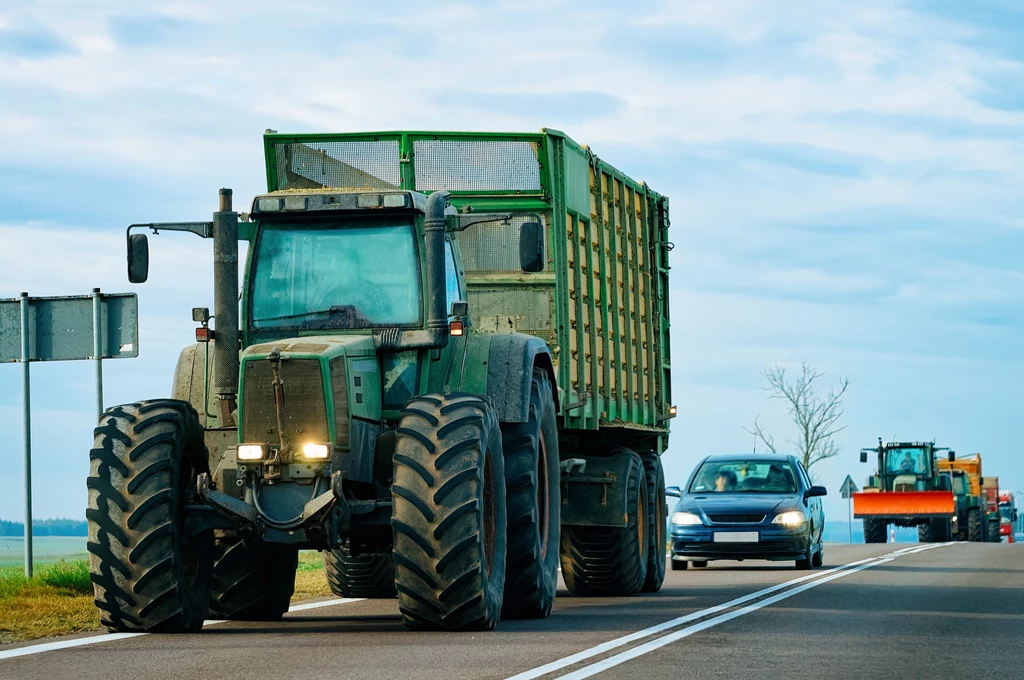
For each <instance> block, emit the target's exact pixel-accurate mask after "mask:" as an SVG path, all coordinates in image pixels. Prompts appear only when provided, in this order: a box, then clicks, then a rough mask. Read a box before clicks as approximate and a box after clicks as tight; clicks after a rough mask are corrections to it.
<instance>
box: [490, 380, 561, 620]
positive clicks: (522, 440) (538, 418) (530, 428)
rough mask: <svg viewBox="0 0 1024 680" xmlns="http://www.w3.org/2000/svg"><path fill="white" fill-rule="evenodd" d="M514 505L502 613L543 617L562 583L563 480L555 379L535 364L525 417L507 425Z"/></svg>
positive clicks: (504, 434)
mask: <svg viewBox="0 0 1024 680" xmlns="http://www.w3.org/2000/svg"><path fill="white" fill-rule="evenodd" d="M501 446H502V450H503V451H504V455H505V493H506V503H507V506H508V513H507V514H508V556H509V557H508V558H507V563H506V567H505V596H504V601H505V604H504V606H503V607H502V610H501V615H502V617H504V618H513V619H542V618H545V617H547V616H548V615H549V614H551V606H552V605H553V604H554V602H555V591H556V590H557V588H558V535H559V529H560V526H561V519H560V518H561V508H562V503H561V498H560V491H561V484H560V479H559V475H560V473H559V467H558V463H559V461H558V424H557V423H556V422H555V401H554V397H553V396H552V389H551V380H550V379H549V378H548V373H547V371H545V370H544V369H542V368H535V369H533V380H532V381H531V385H530V404H529V413H528V418H527V421H526V422H525V423H509V424H506V425H503V426H502V428H501Z"/></svg>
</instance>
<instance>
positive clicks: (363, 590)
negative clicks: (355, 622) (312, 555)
mask: <svg viewBox="0 0 1024 680" xmlns="http://www.w3.org/2000/svg"><path fill="white" fill-rule="evenodd" d="M322 559H323V563H324V575H325V576H326V577H327V585H329V586H330V587H331V592H332V593H334V594H335V595H337V596H338V597H363V598H367V599H388V598H392V597H395V595H397V594H398V593H397V591H396V590H395V560H394V558H393V557H392V556H391V553H376V554H370V555H353V554H352V553H351V552H350V551H349V549H348V548H347V547H341V548H337V549H335V550H325V551H324V552H323V554H322Z"/></svg>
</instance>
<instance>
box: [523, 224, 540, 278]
mask: <svg viewBox="0 0 1024 680" xmlns="http://www.w3.org/2000/svg"><path fill="white" fill-rule="evenodd" d="M519 268H520V269H522V270H523V271H524V272H542V271H544V225H542V224H541V223H540V222H524V223H523V225H522V226H521V227H520V228H519Z"/></svg>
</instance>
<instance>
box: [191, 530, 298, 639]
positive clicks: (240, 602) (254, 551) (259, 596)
mask: <svg viewBox="0 0 1024 680" xmlns="http://www.w3.org/2000/svg"><path fill="white" fill-rule="evenodd" d="M298 565H299V551H298V549H296V548H289V547H287V546H281V545H269V544H266V543H261V542H259V541H256V540H254V539H251V538H241V537H239V536H237V535H235V534H234V533H228V532H217V538H216V548H215V549H214V560H213V592H212V593H211V595H210V616H213V617H216V618H218V619H230V620H234V621H277V620H279V619H280V618H281V617H282V616H284V614H285V612H287V611H288V605H289V604H290V603H291V599H292V594H293V593H294V592H295V569H296V568H297V567H298Z"/></svg>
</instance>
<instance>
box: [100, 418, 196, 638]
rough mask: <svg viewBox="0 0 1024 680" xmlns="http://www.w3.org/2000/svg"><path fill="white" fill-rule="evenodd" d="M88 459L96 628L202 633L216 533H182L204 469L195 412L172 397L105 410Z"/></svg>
mask: <svg viewBox="0 0 1024 680" xmlns="http://www.w3.org/2000/svg"><path fill="white" fill-rule="evenodd" d="M89 461H90V469H89V479H88V489H89V504H88V508H87V509H86V511H85V516H86V519H87V520H88V524H89V539H88V543H87V546H88V550H89V573H90V578H91V580H92V584H93V591H94V596H95V600H96V606H97V607H98V608H99V610H100V622H101V623H102V624H103V625H104V626H106V627H107V628H108V629H110V630H114V631H136V632H141V631H148V632H159V633H189V632H195V631H198V630H199V629H201V628H202V627H203V620H204V619H205V618H206V613H207V609H208V607H209V604H210V588H211V580H212V579H211V577H212V573H213V532H212V531H210V530H207V531H203V532H201V533H197V534H195V535H193V536H188V535H186V531H185V528H186V524H185V507H186V506H187V505H189V504H190V503H192V502H194V497H195V494H196V478H197V476H198V475H199V474H200V473H202V472H207V471H208V463H207V452H206V446H205V445H204V444H203V432H202V428H201V427H200V425H199V418H198V415H197V414H196V411H195V409H193V408H192V406H191V405H189V404H188V402H184V401H178V400H174V399H159V400H153V401H144V402H139V403H136V404H128V405H125V406H116V407H114V408H112V409H109V410H108V411H107V412H106V413H104V414H103V416H101V418H100V422H99V425H98V426H97V427H96V430H95V447H94V448H93V449H92V451H90V452H89Z"/></svg>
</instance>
